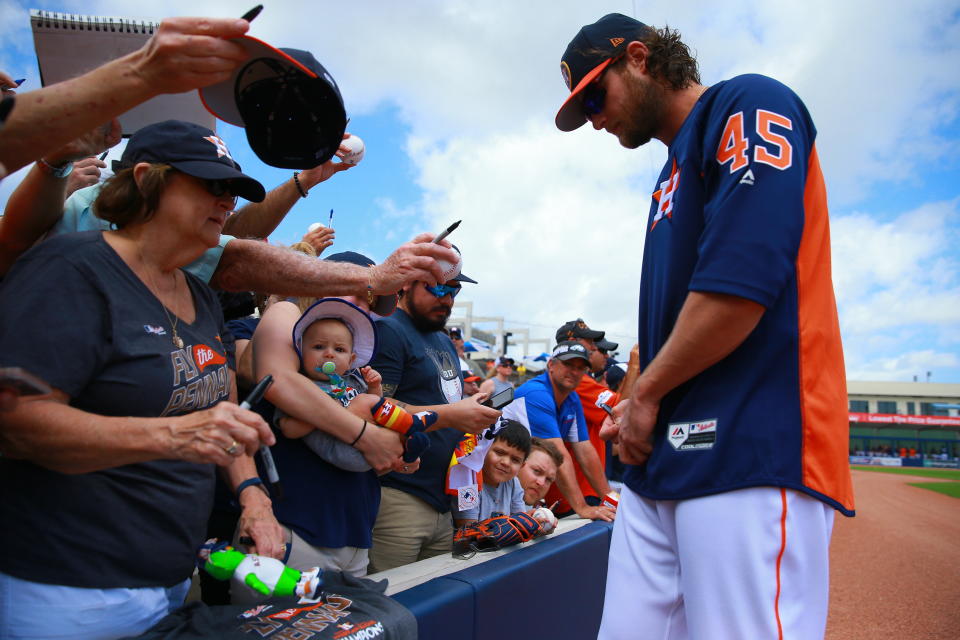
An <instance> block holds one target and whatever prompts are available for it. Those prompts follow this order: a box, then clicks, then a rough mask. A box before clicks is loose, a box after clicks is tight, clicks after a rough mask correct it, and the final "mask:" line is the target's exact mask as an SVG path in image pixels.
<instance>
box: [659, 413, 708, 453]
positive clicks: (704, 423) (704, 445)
mask: <svg viewBox="0 0 960 640" xmlns="http://www.w3.org/2000/svg"><path fill="white" fill-rule="evenodd" d="M667 440H668V441H669V442H670V446H672V447H673V448H674V449H676V450H677V451H689V450H695V449H712V448H713V443H714V442H716V441H717V419H716V418H712V419H710V420H700V421H699V422H671V423H670V424H668V425H667Z"/></svg>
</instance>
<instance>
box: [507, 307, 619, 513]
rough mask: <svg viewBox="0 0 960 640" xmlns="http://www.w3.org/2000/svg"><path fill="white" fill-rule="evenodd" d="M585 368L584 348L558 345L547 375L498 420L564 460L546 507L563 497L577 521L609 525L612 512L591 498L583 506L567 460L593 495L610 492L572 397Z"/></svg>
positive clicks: (520, 393) (529, 384)
mask: <svg viewBox="0 0 960 640" xmlns="http://www.w3.org/2000/svg"><path fill="white" fill-rule="evenodd" d="M581 322H582V321H581ZM589 368H590V352H589V351H588V350H587V348H586V347H585V346H583V345H582V344H580V343H579V342H577V341H575V340H562V341H561V342H559V343H557V346H556V347H554V349H553V352H552V353H551V355H550V359H549V360H548V361H547V370H546V371H545V372H543V373H541V374H540V375H538V376H536V377H535V378H532V379H530V380H527V381H526V382H525V383H523V384H522V385H520V387H518V388H517V391H516V396H515V398H514V400H513V402H511V403H510V404H508V405H507V406H506V407H504V411H503V415H504V416H506V417H507V418H511V419H513V420H516V421H518V422H521V423H523V424H524V425H526V426H527V428H528V429H530V433H532V434H533V435H534V436H535V437H537V438H540V439H542V440H546V441H548V442H550V443H551V444H552V445H553V446H554V447H556V448H557V450H558V451H560V453H561V455H563V460H564V462H563V464H561V465H560V468H559V470H558V473H557V484H556V486H555V487H554V489H553V490H558V493H557V494H556V496H555V497H551V495H550V494H548V496H547V503H548V504H553V501H556V499H557V498H558V497H561V496H562V497H563V498H565V499H566V500H567V503H568V504H569V508H568V511H569V510H572V511H574V512H576V514H577V515H578V516H579V517H581V518H588V519H591V520H606V521H608V522H612V521H613V519H614V517H615V515H616V512H615V511H614V509H612V508H611V507H609V506H605V505H602V504H600V501H599V500H596V499H595V500H594V503H593V504H590V503H589V502H587V500H586V499H585V498H584V495H583V491H582V490H581V489H580V485H579V484H578V483H577V477H576V474H575V472H574V469H573V462H572V461H573V460H576V461H577V462H578V463H579V464H580V466H581V468H583V469H586V470H587V477H589V478H591V480H592V481H593V482H595V483H596V484H595V485H593V488H594V490H595V491H596V493H597V494H598V495H606V494H607V493H608V492H609V491H610V487H609V485H608V484H607V480H606V478H605V477H604V475H603V465H602V464H601V462H600V458H599V457H598V456H597V451H596V449H594V447H593V445H592V444H590V439H589V434H588V433H587V421H586V418H585V417H584V415H583V407H582V406H581V404H580V397H579V396H578V395H577V392H576V388H577V385H579V384H580V380H581V379H582V378H583V377H584V375H585V374H586V372H587V371H588V370H589ZM594 498H595V496H594ZM565 515H569V513H567V514H565Z"/></svg>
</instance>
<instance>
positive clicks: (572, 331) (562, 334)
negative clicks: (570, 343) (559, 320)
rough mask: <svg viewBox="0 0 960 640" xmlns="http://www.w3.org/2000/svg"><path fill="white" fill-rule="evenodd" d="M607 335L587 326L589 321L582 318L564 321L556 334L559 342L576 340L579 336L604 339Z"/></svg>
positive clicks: (588, 338) (589, 338) (587, 338)
mask: <svg viewBox="0 0 960 640" xmlns="http://www.w3.org/2000/svg"><path fill="white" fill-rule="evenodd" d="M604 335H606V334H605V333H604V332H603V331H594V330H593V329H591V328H590V327H588V326H587V323H586V322H584V321H583V319H582V318H577V319H576V320H571V321H570V322H567V323H564V325H563V326H562V327H560V328H559V329H557V334H556V335H555V336H554V337H555V338H556V340H557V342H563V341H565V340H575V339H577V338H584V339H586V340H602V339H603V336H604Z"/></svg>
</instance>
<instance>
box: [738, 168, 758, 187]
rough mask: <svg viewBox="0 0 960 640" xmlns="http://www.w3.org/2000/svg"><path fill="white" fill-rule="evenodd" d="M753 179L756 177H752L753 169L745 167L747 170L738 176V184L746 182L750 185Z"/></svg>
mask: <svg viewBox="0 0 960 640" xmlns="http://www.w3.org/2000/svg"><path fill="white" fill-rule="evenodd" d="M755 181H756V178H754V177H753V169H747V172H746V173H745V174H743V177H742V178H740V184H747V185H750V186H751V187H752V186H753V183H754V182H755Z"/></svg>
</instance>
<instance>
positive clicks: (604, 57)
mask: <svg viewBox="0 0 960 640" xmlns="http://www.w3.org/2000/svg"><path fill="white" fill-rule="evenodd" d="M644 27H646V25H645V24H643V23H642V22H640V21H638V20H634V19H633V18H631V17H629V16H625V15H623V14H620V13H609V14H607V15H605V16H603V17H602V18H600V19H599V20H597V21H596V22H594V23H593V24H588V25H586V26H585V27H583V28H582V29H580V31H579V32H578V33H577V35H576V36H574V38H573V40H571V41H570V44H569V45H567V50H566V51H564V53H563V57H562V58H561V59H560V72H561V73H562V74H563V81H564V83H566V85H567V89H569V90H570V95H569V96H568V97H567V99H566V101H564V103H563V105H562V106H561V107H560V111H558V112H557V117H556V119H555V120H554V122H555V123H556V125H557V128H558V129H560V130H561V131H573V130H574V129H577V128H579V127H581V126H582V125H583V124H584V123H585V122H586V121H587V117H586V116H585V115H584V114H583V106H582V104H581V99H582V96H581V95H580V93H581V92H582V91H583V90H584V88H585V87H586V86H587V85H588V84H590V83H591V82H593V81H594V80H595V79H596V78H597V76H599V75H600V74H601V73H603V71H604V69H606V68H607V67H608V66H610V64H612V63H613V61H614V60H616V59H618V58H619V57H620V56H622V55H623V54H624V53H626V51H627V44H629V43H630V42H631V41H632V40H636V39H637V36H638V35H639V34H640V31H641V30H642V29H643V28H644Z"/></svg>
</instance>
